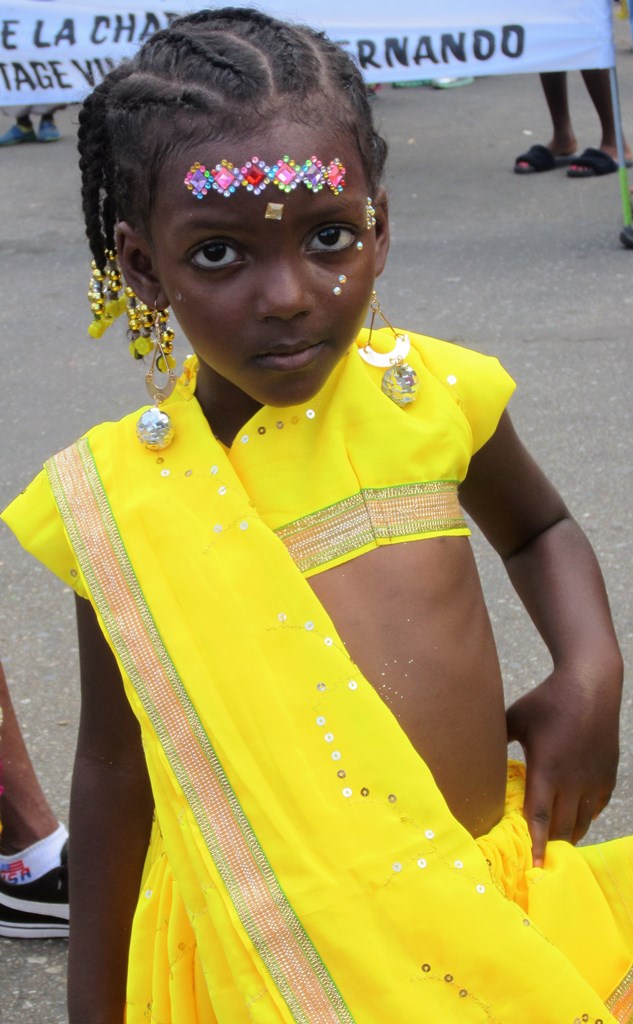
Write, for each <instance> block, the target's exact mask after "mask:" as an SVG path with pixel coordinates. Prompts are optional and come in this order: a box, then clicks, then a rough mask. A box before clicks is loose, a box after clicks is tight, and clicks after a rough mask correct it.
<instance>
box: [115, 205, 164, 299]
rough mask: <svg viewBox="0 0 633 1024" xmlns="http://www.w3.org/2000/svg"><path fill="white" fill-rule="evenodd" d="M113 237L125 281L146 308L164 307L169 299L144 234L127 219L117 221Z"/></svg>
mask: <svg viewBox="0 0 633 1024" xmlns="http://www.w3.org/2000/svg"><path fill="white" fill-rule="evenodd" d="M115 240H116V247H117V252H118V254H119V263H120V264H121V270H122V271H123V276H124V278H125V282H126V284H129V286H130V288H132V289H133V291H134V293H135V295H138V297H139V299H140V300H141V302H144V303H145V305H146V306H149V307H150V309H165V307H166V306H168V305H169V301H168V299H167V296H166V295H165V292H164V291H163V287H162V285H161V283H160V280H159V278H158V275H157V273H156V270H155V267H154V260H153V257H152V250H151V248H150V245H149V243H148V242H147V239H146V238H145V236H144V235H142V234H141V233H140V232H139V231H137V230H136V229H135V228H133V227H132V226H131V225H130V224H128V223H127V221H121V222H120V223H119V224H117V227H116V235H115Z"/></svg>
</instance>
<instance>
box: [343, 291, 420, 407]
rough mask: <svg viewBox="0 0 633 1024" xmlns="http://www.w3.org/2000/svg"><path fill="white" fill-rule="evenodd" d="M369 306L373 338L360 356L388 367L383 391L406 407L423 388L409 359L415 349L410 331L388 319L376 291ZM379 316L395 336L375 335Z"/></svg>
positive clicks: (361, 348)
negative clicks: (381, 336) (382, 336)
mask: <svg viewBox="0 0 633 1024" xmlns="http://www.w3.org/2000/svg"><path fill="white" fill-rule="evenodd" d="M369 308H370V309H371V321H370V323H369V337H368V339H367V342H366V344H365V345H363V346H359V348H358V352H359V355H360V356H361V358H362V359H364V360H365V362H366V363H369V364H370V366H378V367H387V369H386V370H385V372H384V373H383V375H382V382H381V388H382V391H383V393H384V394H385V395H386V396H387V398H390V399H391V401H392V402H395V404H396V405H399V406H401V407H402V408H404V407H405V406H407V405H411V404H412V402H415V400H416V398H417V397H418V391H419V382H418V375H417V373H416V372H415V370H414V369H413V367H412V366H409V364H408V363H406V362H405V359H406V357H407V356H408V354H409V350H410V348H411V340H410V338H409V335H408V334H405V333H404V331H398V330H396V328H395V327H394V326H393V324H392V323H391V322H390V321H389V320H388V319H387V317H386V316H385V314H384V313H383V311H382V308H381V306H380V303H379V301H378V296H377V295H376V292H375V291H373V292H372V294H371V302H370V304H369ZM376 317H380V319H381V320H382V321H383V323H384V324H385V326H386V327H388V328H389V331H390V333H391V337H387V338H386V339H385V338H378V337H377V336H376V335H375V334H374V328H375V323H376Z"/></svg>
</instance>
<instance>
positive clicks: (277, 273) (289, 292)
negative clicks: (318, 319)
mask: <svg viewBox="0 0 633 1024" xmlns="http://www.w3.org/2000/svg"><path fill="white" fill-rule="evenodd" d="M312 305H313V299H312V295H311V290H310V288H309V286H308V283H307V280H306V274H305V269H304V268H303V267H302V266H301V264H300V263H298V262H297V261H290V260H283V261H282V260H274V259H271V260H270V262H269V265H268V267H267V271H266V273H264V274H262V275H261V277H260V282H259V292H258V296H257V303H256V312H257V317H258V319H259V320H269V319H271V318H275V319H277V320H294V318H295V317H297V316H305V315H306V314H307V313H309V312H310V310H311V308H312Z"/></svg>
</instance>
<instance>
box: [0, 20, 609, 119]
mask: <svg viewBox="0 0 633 1024" xmlns="http://www.w3.org/2000/svg"><path fill="white" fill-rule="evenodd" d="M202 6H209V7H221V6H228V3H227V4H222V3H217V4H207V5H205V4H202V3H200V2H199V0H155V2H153V3H152V2H149V3H146V4H143V3H135V2H133V0H132V2H130V3H127V4H126V3H124V2H123V0H114V2H108V0H104V2H93V3H89V2H87V0H84V2H83V3H81V2H77V3H76V2H75V0H13V2H10V3H4V4H3V5H2V8H1V9H0V106H4V107H8V106H23V105H26V104H32V103H72V102H76V101H78V100H81V99H82V98H83V97H84V96H85V95H86V93H87V92H89V91H90V89H91V88H92V87H93V86H94V85H96V84H97V83H98V82H100V81H101V79H102V78H103V77H104V75H105V74H106V73H107V71H108V69H109V68H111V67H113V66H114V64H115V63H116V62H117V61H119V60H121V58H123V57H128V56H130V55H131V54H133V53H134V51H135V50H136V49H137V47H138V46H139V45H140V44H141V43H142V42H143V41H144V40H145V39H147V38H148V36H150V35H151V34H152V33H153V32H155V31H156V30H157V29H159V28H164V27H166V26H167V25H168V24H169V22H170V21H171V19H172V18H173V17H175V15H176V14H177V13H182V12H183V11H186V10H197V9H199V8H200V7H202ZM231 6H236V7H238V6H250V3H249V2H248V0H243V2H240V0H231ZM257 6H259V7H261V8H263V9H264V10H266V11H269V12H270V13H271V14H275V15H278V16H280V17H286V18H291V19H295V20H297V21H306V20H307V21H308V22H309V23H310V24H311V25H313V26H314V27H317V28H321V29H324V30H325V31H326V32H327V33H328V34H329V35H330V36H331V37H332V38H333V39H335V40H337V41H338V42H340V43H342V45H343V46H344V47H345V48H346V49H347V50H348V51H349V52H350V53H351V54H352V55H353V56H354V58H355V59H356V61H357V62H358V64H359V66H360V67H361V68H362V71H363V73H364V75H365V77H366V79H367V81H368V82H395V81H405V80H407V79H409V80H412V79H422V78H439V77H442V76H446V75H456V76H464V75H473V76H479V75H507V74H516V73H525V72H536V71H566V70H573V69H580V68H608V67H613V66H614V64H615V52H614V47H613V34H612V23H611V8H612V3H611V0H516V2H510V0H481V2H479V3H474V2H473V0H443V3H438V2H437V0H399V2H398V3H397V4H392V5H389V4H386V3H385V0H380V2H379V0H363V2H362V3H360V2H356V3H352V2H350V0H348V2H347V3H345V4H343V3H341V2H340V0H321V2H320V3H319V4H318V5H315V7H314V8H313V9H311V10H310V13H309V15H308V17H307V18H306V11H305V4H301V3H299V0H263V2H258V4H257Z"/></svg>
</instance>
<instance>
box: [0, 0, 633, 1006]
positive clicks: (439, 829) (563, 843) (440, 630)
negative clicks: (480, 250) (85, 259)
mask: <svg viewBox="0 0 633 1024" xmlns="http://www.w3.org/2000/svg"><path fill="white" fill-rule="evenodd" d="M80 151H81V167H82V172H83V202H84V210H85V216H86V225H87V232H88V237H89V240H90V246H91V249H92V252H93V256H94V260H95V269H94V273H93V282H92V286H91V301H92V307H93V312H94V315H95V320H94V325H93V328H92V331H93V333H97V334H98V333H100V332H101V331H102V330H103V328H104V327H105V326H107V325H108V323H109V322H110V321H111V319H112V317H113V316H114V314H115V313H117V312H118V310H119V309H120V305H121V302H122V298H123V292H122V288H123V285H122V277H121V271H122V273H123V275H124V278H125V281H126V283H127V285H128V290H127V305H128V307H129V317H130V339H131V347H132V350H133V353H134V354H135V355H138V356H142V355H144V354H147V355H148V357H149V360H150V362H151V366H150V368H149V369H148V373H147V380H148V385H149V387H150V393H151V395H152V398H153V400H154V402H155V404H154V406H153V407H152V408H151V409H149V410H146V411H145V412H144V413H142V414H141V415H140V418H139V413H134V414H133V415H131V416H129V417H127V418H125V419H123V420H122V421H121V422H119V423H106V424H102V425H101V426H99V427H96V428H95V429H94V430H91V431H90V432H89V433H88V435H87V436H86V437H84V438H82V439H81V440H80V441H78V442H77V443H76V444H75V445H73V446H71V447H70V448H69V449H67V450H66V451H64V452H62V453H60V454H59V455H57V456H55V457H54V458H53V459H51V460H50V461H49V462H48V463H47V466H46V468H45V471H44V472H43V473H42V474H40V476H39V477H37V478H36V480H35V481H34V482H33V483H32V484H31V485H30V486H29V487H28V488H27V489H26V491H25V492H24V493H23V494H22V495H21V496H20V497H19V498H17V499H16V501H15V502H14V503H13V504H12V505H11V506H10V508H9V509H8V510H7V511H6V512H5V514H4V518H5V519H6V521H7V522H8V523H9V525H10V526H11V528H12V529H13V530H14V531H15V532H16V533H17V535H18V536H19V538H20V539H21V541H22V543H23V544H25V546H27V547H28V548H29V549H30V550H31V551H32V552H33V553H34V554H36V555H37V556H38V557H39V558H41V559H42V560H43V561H44V562H45V563H46V564H47V565H48V566H49V567H50V568H51V569H52V570H53V571H54V572H56V573H57V574H58V575H59V576H60V577H61V578H62V579H63V580H64V581H66V582H67V583H70V584H71V585H72V586H73V587H74V589H75V590H76V592H77V595H78V601H77V605H78V621H79V634H80V653H81V675H82V712H81V723H80V735H79V743H78V750H77V759H76V767H75V773H74V780H73V792H72V812H71V834H72V847H71V862H70V864H71V902H72V927H71V947H70V982H69V1005H70V1020H71V1022H72V1024H121V1022H122V1021H123V1020H124V1019H125V1020H126V1021H127V1024H140V1022H141V1021H153V1022H161V1024H167V1022H172V1024H192V1022H201V1024H202V1022H204V1024H211V1022H218V1024H246V1022H248V1021H251V1022H253V1021H254V1022H257V1024H277V1022H301V1024H326V1022H327V1024H338V1022H346V1024H351V1022H357V1024H392V1022H396V1021H402V1022H410V1021H411V1022H412V1021H416V1022H418V1021H473V1022H480V1021H481V1022H486V1021H488V1022H496V1024H499V1022H507V1024H523V1022H525V1024H527V1022H528V1021H529V1022H534V1021H539V1022H541V1024H542V1022H552V1024H554V1022H556V1024H572V1022H574V1021H581V1020H582V1021H592V1022H593V1024H597V1022H598V1021H601V1022H607V1021H611V1022H612V1021H613V1020H618V1021H628V1020H630V1019H631V1012H632V1000H633V973H632V970H631V962H632V960H633V884H632V881H631V864H632V860H633V847H632V845H631V843H630V842H629V841H625V840H620V841H617V842H614V843H611V844H607V845H606V846H603V847H596V848H591V847H590V848H585V849H583V850H576V849H575V848H574V847H573V846H572V845H571V843H573V842H576V841H577V840H578V839H579V838H580V837H581V836H582V835H583V834H584V833H585V832H586V830H587V828H588V826H589V823H590V822H591V820H592V818H593V817H595V816H596V815H597V814H598V813H599V812H600V810H601V809H602V808H603V807H604V805H605V804H606V803H607V801H608V799H609V796H610V793H611V790H612V788H613V785H614V782H615V774H616V763H617V755H618V711H619V703H620V693H621V683H622V664H621V659H620V654H619V651H618V647H617V643H616V640H615V636H614V632H613V627H612V623H611V618H610V614H609V610H608V604H607V599H606V596H605V592H604V587H603V583H602V578H601V575H600V572H599V569H598V566H597V564H596V561H595V558H594V555H593V553H592V551H591V549H590V547H589V545H588V543H587V540H586V539H585V537H584V536H583V534H582V533H581V531H580V529H579V528H578V526H577V524H576V523H575V522H574V521H573V519H572V518H571V517H570V515H569V512H568V511H567V509H566V507H565V505H564V504H563V502H562V500H561V498H560V497H559V496H558V494H557V493H556V492H555V491H554V489H553V488H552V486H551V484H550V483H549V482H548V481H547V480H546V479H545V477H544V476H543V474H542V473H541V471H540V470H539V469H538V467H537V466H536V465H535V464H534V462H533V461H532V460H531V459H530V457H529V455H528V454H527V452H526V451H525V449H524V448H523V446H522V445H521V443H520V441H519V440H518V438H517V436H516V434H515V433H514V431H513V428H512V425H511V423H510V420H509V418H508V415H507V413H506V412H505V411H504V407H505V405H506V403H507V401H508V399H509V397H510V394H511V392H512V390H513V384H512V381H511V380H510V378H509V377H508V375H507V374H506V373H505V371H504V370H503V369H502V368H501V367H500V366H499V364H498V363H497V361H496V360H494V359H491V358H488V357H483V356H480V355H478V354H475V353H473V352H468V351H466V350H464V349H460V348H458V347H456V346H453V345H449V344H446V343H443V342H439V341H436V340H433V339H430V338H425V337H422V336H419V335H414V334H411V333H409V332H407V333H405V332H404V331H401V330H398V329H396V328H393V327H392V326H391V324H390V322H389V321H387V320H381V316H382V314H381V312H380V307H379V304H378V301H377V299H376V298H375V297H373V294H372V293H373V289H374V283H375V279H376V278H377V277H378V276H379V275H380V274H381V272H382V270H383V268H384V265H385V261H386V257H387V250H388V246H389V225H388V216H387V200H386V195H385V192H384V189H383V187H382V186H381V176H382V172H383V165H384V159H385V152H386V146H385V143H384V142H383V140H382V139H381V138H380V137H379V136H378V135H377V133H376V132H375V130H374V127H373V124H372V118H371V112H370V108H369V106H368V103H367V98H366V91H365V88H364V86H363V82H362V79H361V77H360V75H359V73H358V71H357V70H356V68H355V66H354V65H353V64H352V62H351V61H350V60H349V59H348V57H347V56H346V55H345V54H344V53H343V52H342V51H341V50H339V49H338V48H337V47H336V46H335V45H333V44H332V43H331V42H330V41H328V40H327V39H326V38H324V37H323V36H322V35H319V34H316V33H314V32H312V31H310V30H309V29H307V28H301V27H295V26H291V25H288V24H284V23H280V22H277V21H274V20H272V19H270V18H268V17H266V16H265V15H263V14H261V13H258V12H255V11H252V10H248V9H239V10H233V9H226V10H215V11H204V12H201V13H200V14H196V15H192V16H187V17H184V18H181V19H178V20H176V21H174V23H173V24H172V26H171V28H170V29H169V30H167V31H164V32H159V33H157V34H156V35H155V36H153V37H152V38H151V39H150V40H149V41H148V42H147V43H146V44H145V45H144V46H143V48H142V49H141V51H140V52H139V53H138V55H137V56H136V57H135V59H134V60H133V61H131V62H130V63H128V64H124V65H121V66H120V67H118V68H117V69H116V70H115V71H113V72H112V73H111V74H110V75H109V77H108V78H107V79H106V80H105V81H104V82H103V84H101V85H100V86H98V87H97V89H96V90H95V91H94V92H93V94H92V95H91V96H90V97H89V99H88V100H87V102H86V104H85V106H84V108H83V113H82V115H81V122H80ZM115 250H116V252H115ZM117 254H118V255H117ZM370 305H371V308H372V310H373V317H372V328H373V330H367V329H364V328H363V323H364V322H365V318H366V315H367V312H368V309H369V307H370ZM168 309H170V310H171V311H172V312H173V314H174V315H175V318H176V320H177V321H178V324H179V326H180V330H181V332H182V334H184V335H185V337H186V339H187V341H188V343H189V344H190V346H191V347H192V349H193V350H194V352H195V358H194V357H191V358H188V359H187V361H186V363H185V371H184V374H183V375H182V376H181V378H180V380H179V382H178V384H177V386H176V388H175V390H174V391H173V393H172V394H171V396H170V397H169V398H168V399H167V401H166V402H164V401H163V399H164V398H165V396H166V392H167V391H168V390H169V381H167V383H166V384H165V385H164V388H163V389H162V390H161V381H163V382H165V377H166V376H167V377H169V376H170V375H171V374H173V370H172V364H173V356H172V354H171V347H172V330H171V328H170V327H169V325H168V322H167V315H168V314H167V310H168ZM381 324H382V326H380V325H381ZM379 326H380V329H378V328H379ZM160 371H163V372H162V376H161V373H160ZM462 507H463V508H465V509H466V510H467V511H468V512H469V513H470V514H471V515H472V517H473V518H474V520H475V521H476V522H477V523H478V524H479V526H480V527H481V529H482V530H483V531H484V533H485V534H486V536H487V537H488V539H489V540H490V542H491V543H492V544H493V545H494V547H495V548H496V549H497V551H498V552H499V553H500V555H501V557H502V558H503V560H504V562H505V565H506V567H507V570H508V573H509V575H510V578H511V580H512V582H513V584H514V586H515V587H516V589H517V591H518V593H519V595H520V597H521V599H522V601H523V602H524V604H525V606H526V608H527V610H528V612H529V614H530V615H531V617H532V619H533V620H534V622H535V623H536V625H537V627H538V628H539V630H540V632H541V634H542V636H543V638H544V640H545V642H546V643H547V645H548V647H549V649H550V651H551V654H552V660H553V669H552V672H551V675H550V676H549V677H548V678H547V679H546V680H545V681H544V682H543V683H542V684H541V685H540V686H538V687H537V688H536V689H535V690H534V691H532V692H531V693H529V694H528V695H527V696H525V697H523V698H522V699H521V700H520V701H518V702H517V703H516V704H515V705H513V706H512V707H511V708H510V709H509V712H508V716H507V727H506V716H505V713H504V706H503V693H502V683H501V677H500V671H499V665H498V661H497V656H496V653H495V648H494V642H493V638H492V632H491V628H490V623H489V621H488V617H487V614H486V610H485V607H484V602H483V598H482V593H481V589H480V585H479V581H478V578H477V573H476V569H475V565H474V561H473V556H472V553H471V549H470V545H469V541H468V528H467V526H466V523H465V520H464V517H463V513H462V510H461V509H462ZM508 735H510V736H511V737H512V738H515V739H518V740H520V741H521V743H522V744H523V746H524V748H525V751H526V755H527V788H526V785H525V782H524V773H523V770H522V768H521V767H520V766H518V765H511V766H510V770H509V772H508V766H507V760H506V759H507V754H506V744H507V739H508ZM152 818H153V825H152ZM150 833H151V835H150ZM96 861H98V862H99V863H100V865H101V868H102V870H101V871H100V873H99V875H98V877H97V876H96V875H95V872H94V871H93V865H94V863H95V862H96ZM607 1007H608V1008H607Z"/></svg>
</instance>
